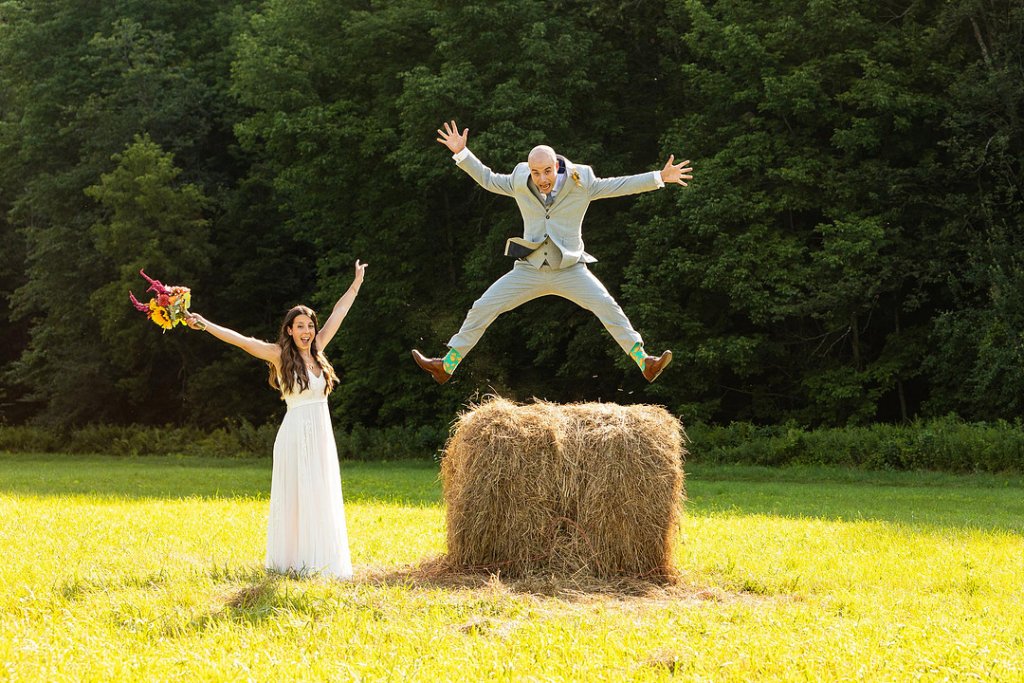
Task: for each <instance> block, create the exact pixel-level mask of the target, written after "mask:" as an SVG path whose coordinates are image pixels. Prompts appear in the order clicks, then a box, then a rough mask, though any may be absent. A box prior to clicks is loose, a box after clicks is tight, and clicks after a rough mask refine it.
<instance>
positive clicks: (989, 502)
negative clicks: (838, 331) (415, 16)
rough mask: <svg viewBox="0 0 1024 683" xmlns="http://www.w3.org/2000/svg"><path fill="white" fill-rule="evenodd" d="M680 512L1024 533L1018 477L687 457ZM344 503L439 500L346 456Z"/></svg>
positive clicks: (254, 479)
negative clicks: (718, 462)
mask: <svg viewBox="0 0 1024 683" xmlns="http://www.w3.org/2000/svg"><path fill="white" fill-rule="evenodd" d="M687 469H688V472H687V491H688V495H689V500H688V502H687V504H686V514H687V515H690V516H698V517H700V516H713V515H721V514H727V515H767V516H776V517H787V518H817V519H823V520H842V521H851V520H854V521H861V520H868V521H879V522H888V523H896V524H907V525H911V526H916V527H922V528H929V527H931V528H954V529H979V530H983V531H993V530H995V531H1006V532H1010V533H1016V534H1024V478H1022V477H1021V476H1020V475H994V474H972V475H955V474H946V473H937V472H878V471H868V470H857V469H851V468H838V467H805V466H795V467H779V468H768V467H740V466H711V465H700V464H691V465H690V466H688V468H687ZM341 471H342V487H343V489H344V493H345V500H346V502H348V503H355V504H358V503H368V504H388V505H396V506H406V505H408V506H440V505H441V483H440V481H439V480H438V475H437V465H436V464H435V463H433V462H429V461H402V462H351V461H345V462H343V463H342V468H341ZM270 475H271V461H270V459H261V460H230V459H224V458H198V457H171V456H159V457H140V458H126V457H113V456H102V455H97V456H66V455H65V456H59V455H48V454H47V455H24V454H16V455H12V454H0V494H11V495H28V496H43V497H45V496H55V497H67V496H75V495H81V496H89V497H99V498H104V497H107V498H117V499H138V500H144V499H181V498H192V497H196V498H206V499H231V498H243V499H245V498H249V499H258V500H266V499H267V498H268V496H269V491H270Z"/></svg>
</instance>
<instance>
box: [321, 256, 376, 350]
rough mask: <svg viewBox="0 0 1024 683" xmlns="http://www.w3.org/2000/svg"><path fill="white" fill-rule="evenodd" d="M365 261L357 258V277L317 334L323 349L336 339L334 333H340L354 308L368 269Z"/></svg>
mask: <svg viewBox="0 0 1024 683" xmlns="http://www.w3.org/2000/svg"><path fill="white" fill-rule="evenodd" d="M366 265H367V264H365V263H360V262H359V259H356V273H355V278H354V279H353V280H352V284H351V285H350V286H349V288H348V291H347V292H345V293H344V294H343V295H342V296H341V298H340V299H338V302H337V303H336V304H334V310H332V311H331V316H330V317H329V318H327V322H325V323H324V324H323V325H322V326H321V327H320V331H319V332H317V334H316V345H317V348H319V349H320V350H321V351H323V350H324V348H326V347H327V345H328V344H330V343H331V340H332V339H334V335H335V334H337V333H338V328H339V327H341V321H342V320H344V319H345V316H346V315H348V311H349V309H350V308H352V303H353V302H354V301H355V300H356V296H357V295H358V294H359V288H360V287H361V286H362V284H363V273H364V272H365V271H366Z"/></svg>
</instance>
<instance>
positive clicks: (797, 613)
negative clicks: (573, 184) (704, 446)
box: [0, 455, 1024, 681]
mask: <svg viewBox="0 0 1024 683" xmlns="http://www.w3.org/2000/svg"><path fill="white" fill-rule="evenodd" d="M342 476H343V481H344V484H343V485H344V490H345V497H346V513H347V519H348V526H349V534H350V542H351V547H352V554H353V561H354V563H355V564H356V570H357V576H356V579H355V580H354V581H352V582H347V583H337V582H331V581H324V580H319V579H306V580H292V579H287V578H280V577H274V576H268V575H266V574H265V573H264V572H263V570H262V569H261V564H262V556H263V542H264V534H265V515H266V511H267V497H266V496H267V491H268V490H269V479H270V463H269V461H267V460H263V461H231V460H200V459H195V458H186V459H174V458H139V459H116V458H110V457H101V456H93V457H75V458H69V457H67V458H61V457H55V456H29V455H0V558H2V559H0V662H2V665H0V680H14V681H43V680H45V681H60V680H87V681H92V680H95V681H109V680H183V681H185V680H187V681H193V680H255V681H285V680H392V681H417V680H418V681H443V680H545V681H546V680H554V681H560V680H565V681H568V680H581V681H597V680H669V679H673V678H676V679H677V680H690V681H704V680H706V681H752V680H767V681H771V680H793V681H802V680H812V681H817V680H870V681H903V680H908V681H909V680H915V681H917V680H922V681H945V680H953V681H969V680H970V681H973V680H991V681H1022V680H1024V635H1022V634H1024V480H1022V479H1021V478H1020V477H999V476H951V475H937V474H928V473H918V474H915V473H871V472H863V471H855V470H840V469H796V468H786V469H774V470H773V469H760V468H735V467H733V468H725V467H716V468H710V467H699V466H690V467H689V471H688V482H687V489H688V493H689V496H690V500H689V501H688V503H687V513H686V516H685V519H684V521H683V524H682V528H681V530H680V543H679V544H678V547H677V560H678V566H679V567H680V569H681V572H682V581H681V584H680V585H678V586H675V587H670V588H660V589H651V590H649V591H647V592H646V593H644V594H640V595H625V594H615V593H607V592H605V593H586V592H580V591H574V590H572V589H571V586H567V587H566V588H564V589H561V590H559V588H558V586H557V584H555V583H552V584H550V585H549V586H548V589H546V590H543V591H541V592H537V591H531V590H528V588H529V587H528V586H523V585H517V584H515V583H510V582H508V581H505V580H503V579H501V578H500V577H498V578H491V579H487V578H486V577H483V578H480V579H479V580H476V581H473V580H467V581H466V582H464V584H457V583H452V582H448V583H445V582H438V581H432V580H430V579H429V578H428V577H426V576H424V575H423V574H421V573H417V572H415V571H412V570H411V569H414V568H415V565H417V564H418V563H420V562H421V561H423V560H424V559H426V558H429V557H433V556H436V555H438V554H440V553H443V552H444V525H443V522H444V514H443V507H442V506H441V503H440V485H439V484H438V482H437V479H436V467H435V466H433V465H431V464H420V463H398V464H395V463H388V464H365V463H349V462H346V463H343V466H342Z"/></svg>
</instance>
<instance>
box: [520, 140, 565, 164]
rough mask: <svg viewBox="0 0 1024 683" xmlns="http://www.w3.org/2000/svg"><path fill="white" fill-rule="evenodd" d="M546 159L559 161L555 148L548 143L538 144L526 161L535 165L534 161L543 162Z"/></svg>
mask: <svg viewBox="0 0 1024 683" xmlns="http://www.w3.org/2000/svg"><path fill="white" fill-rule="evenodd" d="M545 161H547V162H557V161H558V157H557V156H555V150H553V149H551V148H550V147H548V146H547V145H537V146H536V147H534V148H533V149H531V150H530V156H528V157H526V163H528V164H529V165H530V166H533V164H534V163H542V162H545Z"/></svg>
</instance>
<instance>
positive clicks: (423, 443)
mask: <svg viewBox="0 0 1024 683" xmlns="http://www.w3.org/2000/svg"><path fill="white" fill-rule="evenodd" d="M276 432H277V426H276V425H273V424H265V425H263V426H261V427H254V426H253V425H251V424H249V423H248V422H241V423H237V424H232V425H225V426H222V427H219V428H217V429H213V430H208V429H202V428H198V427H170V426H167V427H146V426H140V425H135V426H115V425H86V426H83V427H79V428H75V429H67V430H55V429H53V428H44V427H32V426H4V425H0V452H11V453H65V454H74V455H76V456H82V455H88V454H93V453H108V454H111V455H119V456H147V457H152V456H159V455H193V456H203V457H227V458H253V457H256V458H259V457H266V456H269V455H270V454H271V453H272V452H273V448H274V437H275V436H276ZM446 436H447V433H446V431H445V430H443V429H434V428H431V427H418V428H412V427H402V426H392V427H383V428H373V429H367V428H365V427H362V426H359V425H357V426H355V427H353V428H352V429H351V430H349V431H343V430H340V429H339V430H336V433H335V441H336V442H337V444H338V454H339V456H340V457H341V458H343V459H345V460H420V461H424V462H429V461H431V460H436V459H438V458H440V457H441V453H442V452H443V448H444V442H445V437H446ZM687 436H688V442H687V446H686V447H687V451H688V453H687V456H686V460H687V463H688V465H687V467H688V468H689V467H690V466H693V465H696V466H698V467H700V466H702V465H708V464H715V465H722V464H727V465H841V466H843V467H856V468H860V469H865V470H892V471H900V470H916V471H924V470H930V471H934V472H992V473H1002V472H1018V473H1024V466H1022V463H1024V430H1022V429H1021V425H1020V423H1019V422H1018V423H1015V424H1011V423H1007V422H995V423H991V424H985V423H966V422H961V421H959V420H955V419H951V418H944V419H936V420H927V421H919V422H915V423H913V424H909V425H892V424H873V425H868V426H849V427H833V428H824V427H822V428H818V429H811V430H808V429H801V428H799V427H797V426H796V425H794V424H792V423H790V424H785V425H778V426H758V425H752V424H749V423H734V424H731V425H728V426H713V425H696V426H694V427H691V428H690V429H689V430H688V432H687Z"/></svg>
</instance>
